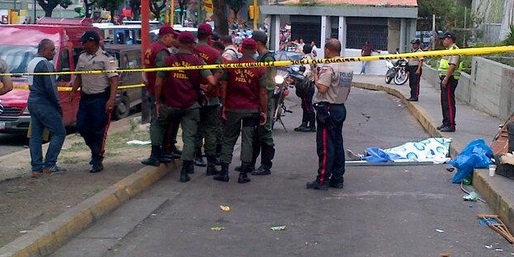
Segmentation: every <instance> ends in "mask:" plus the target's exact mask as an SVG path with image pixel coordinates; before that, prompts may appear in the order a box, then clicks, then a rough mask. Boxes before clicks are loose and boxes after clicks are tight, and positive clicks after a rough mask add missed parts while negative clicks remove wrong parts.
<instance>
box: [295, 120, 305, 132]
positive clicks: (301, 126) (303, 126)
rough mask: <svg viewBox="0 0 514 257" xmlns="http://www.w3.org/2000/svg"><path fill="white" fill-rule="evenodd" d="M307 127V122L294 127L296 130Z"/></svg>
mask: <svg viewBox="0 0 514 257" xmlns="http://www.w3.org/2000/svg"><path fill="white" fill-rule="evenodd" d="M306 127H307V122H302V125H300V126H298V127H296V128H294V131H301V130H302V129H305V128H306Z"/></svg>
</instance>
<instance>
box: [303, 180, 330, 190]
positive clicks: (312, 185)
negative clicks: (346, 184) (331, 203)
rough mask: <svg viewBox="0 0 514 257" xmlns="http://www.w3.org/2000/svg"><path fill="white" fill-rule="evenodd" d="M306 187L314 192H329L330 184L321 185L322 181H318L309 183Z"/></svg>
mask: <svg viewBox="0 0 514 257" xmlns="http://www.w3.org/2000/svg"><path fill="white" fill-rule="evenodd" d="M305 187H306V188H307V189H314V190H328V184H327V183H326V182H325V183H323V184H321V183H320V181H319V180H317V179H316V180H314V181H312V182H307V184H306V185H305Z"/></svg>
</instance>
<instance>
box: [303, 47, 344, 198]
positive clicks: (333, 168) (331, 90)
mask: <svg viewBox="0 0 514 257" xmlns="http://www.w3.org/2000/svg"><path fill="white" fill-rule="evenodd" d="M340 53H341V43H340V42H339V40H337V39H334V38H331V39H329V40H328V41H327V43H326V44H325V58H334V57H338V56H339V55H340ZM313 75H314V82H315V84H316V92H315V93H314V97H313V102H314V108H315V109H316V121H317V123H318V129H317V131H316V147H317V152H318V158H319V165H318V176H317V177H316V180H314V181H312V182H308V183H307V189H318V190H320V189H321V190H327V189H328V187H329V186H330V187H334V188H343V182H344V178H343V175H344V172H345V167H344V165H345V157H344V147H343V131H342V130H343V122H344V121H345V119H346V107H345V105H344V103H345V102H346V99H347V98H348V95H349V94H350V89H351V86H352V79H353V70H352V69H351V68H349V67H347V66H346V64H343V63H331V64H325V65H324V66H323V67H322V68H321V70H320V71H319V74H318V73H317V72H314V73H313Z"/></svg>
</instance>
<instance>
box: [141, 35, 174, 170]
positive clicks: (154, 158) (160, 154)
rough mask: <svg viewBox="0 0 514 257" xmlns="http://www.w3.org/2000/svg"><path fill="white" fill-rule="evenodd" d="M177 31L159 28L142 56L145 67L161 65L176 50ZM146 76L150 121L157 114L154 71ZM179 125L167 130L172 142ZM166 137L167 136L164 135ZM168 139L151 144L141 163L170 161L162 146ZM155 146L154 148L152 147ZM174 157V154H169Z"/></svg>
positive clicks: (157, 164)
mask: <svg viewBox="0 0 514 257" xmlns="http://www.w3.org/2000/svg"><path fill="white" fill-rule="evenodd" d="M178 34H179V33H178V32H176V31H175V30H174V29H173V28H172V27H170V26H162V27H161V28H160V29H159V39H158V40H157V41H155V42H153V43H152V44H150V48H148V50H147V51H146V52H145V58H144V61H145V63H144V66H145V68H156V67H163V66H164V59H165V58H166V57H168V56H169V55H170V54H171V53H170V50H169V49H170V48H172V49H174V50H175V52H176V48H174V47H175V46H177V44H178V43H177V37H178ZM145 76H146V84H145V86H146V90H147V91H148V93H149V94H150V99H149V101H150V103H151V105H152V114H151V115H152V122H155V120H156V117H157V114H156V113H155V108H154V107H155V78H156V72H147V73H145ZM178 127H179V126H172V129H171V130H169V131H170V133H171V135H170V136H171V137H172V139H171V140H173V143H174V142H175V140H176V137H177V132H178ZM164 138H167V137H164ZM167 142H168V140H164V144H163V142H161V143H160V144H156V145H153V144H152V152H151V154H150V157H149V158H148V159H145V160H142V161H141V163H142V164H145V165H152V166H159V164H160V163H161V162H163V163H167V162H170V161H172V158H168V156H166V154H164V152H165V151H164V149H162V148H164V147H166V145H167ZM154 148H155V149H154ZM173 148H174V149H173V150H174V152H177V151H178V150H177V149H176V147H175V144H173ZM172 153H173V151H172ZM169 157H174V156H169Z"/></svg>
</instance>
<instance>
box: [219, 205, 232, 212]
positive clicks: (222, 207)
mask: <svg viewBox="0 0 514 257" xmlns="http://www.w3.org/2000/svg"><path fill="white" fill-rule="evenodd" d="M220 209H221V210H222V211H230V206H226V205H220Z"/></svg>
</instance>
